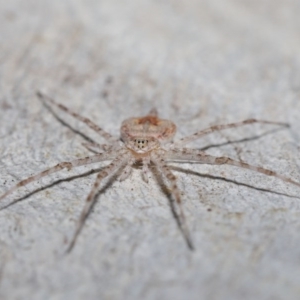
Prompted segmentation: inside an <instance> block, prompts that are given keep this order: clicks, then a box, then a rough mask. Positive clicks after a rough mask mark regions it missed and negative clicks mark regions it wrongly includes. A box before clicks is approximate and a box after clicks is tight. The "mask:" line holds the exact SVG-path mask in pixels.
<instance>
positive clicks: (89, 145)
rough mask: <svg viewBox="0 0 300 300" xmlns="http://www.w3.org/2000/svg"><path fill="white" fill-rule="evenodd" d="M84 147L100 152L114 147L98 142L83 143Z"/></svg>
mask: <svg viewBox="0 0 300 300" xmlns="http://www.w3.org/2000/svg"><path fill="white" fill-rule="evenodd" d="M81 145H82V146H83V147H85V148H86V149H88V150H89V151H92V152H95V153H99V150H100V151H108V150H110V149H111V148H112V145H107V144H98V143H96V142H93V143H81Z"/></svg>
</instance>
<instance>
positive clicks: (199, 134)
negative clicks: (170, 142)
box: [174, 119, 289, 147]
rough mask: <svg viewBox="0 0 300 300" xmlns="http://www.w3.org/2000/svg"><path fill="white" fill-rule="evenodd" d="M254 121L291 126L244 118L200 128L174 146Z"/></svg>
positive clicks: (277, 123)
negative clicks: (239, 120) (238, 120)
mask: <svg viewBox="0 0 300 300" xmlns="http://www.w3.org/2000/svg"><path fill="white" fill-rule="evenodd" d="M254 123H259V124H269V125H278V126H283V127H289V124H287V123H281V122H271V121H265V120H257V119H248V120H244V121H241V122H236V123H230V124H223V125H214V126H211V127H208V128H206V129H203V130H200V131H198V132H196V133H194V134H192V135H189V136H187V137H184V138H181V139H180V140H179V141H177V142H175V143H174V147H181V146H183V145H186V144H188V143H190V142H193V141H195V140H197V139H199V138H200V137H202V136H204V135H207V134H209V133H212V132H215V131H220V130H225V129H229V128H237V127H241V126H244V125H248V124H254Z"/></svg>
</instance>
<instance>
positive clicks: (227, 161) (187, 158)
mask: <svg viewBox="0 0 300 300" xmlns="http://www.w3.org/2000/svg"><path fill="white" fill-rule="evenodd" d="M167 160H168V161H174V162H190V163H192V162H195V163H201V164H208V165H232V166H235V167H239V168H244V169H248V170H251V171H254V172H257V173H261V174H264V175H267V176H273V177H276V178H278V179H280V180H282V181H284V182H288V183H291V184H293V185H296V186H298V187H300V183H299V182H297V181H294V180H293V179H291V178H289V177H286V176H283V175H281V174H278V173H277V172H274V171H272V170H269V169H265V168H262V167H258V166H253V165H250V164H248V163H246V162H245V161H237V160H234V159H232V158H230V157H226V156H219V157H218V156H213V155H210V154H207V153H205V152H203V151H201V150H197V149H188V148H183V149H173V150H169V151H168V153H167Z"/></svg>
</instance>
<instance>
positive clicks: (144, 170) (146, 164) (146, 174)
mask: <svg viewBox="0 0 300 300" xmlns="http://www.w3.org/2000/svg"><path fill="white" fill-rule="evenodd" d="M142 162H143V167H142V178H143V180H144V181H145V182H146V183H148V181H149V173H150V171H149V165H150V158H149V156H146V157H144V158H143V161H142Z"/></svg>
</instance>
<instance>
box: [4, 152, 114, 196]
mask: <svg viewBox="0 0 300 300" xmlns="http://www.w3.org/2000/svg"><path fill="white" fill-rule="evenodd" d="M113 157H114V156H112V155H111V153H110V152H106V153H99V154H96V155H93V156H89V157H84V158H79V159H76V160H73V161H69V162H67V161H65V162H61V163H59V164H57V165H56V166H54V167H52V168H49V169H47V170H44V171H43V172H40V173H38V174H36V175H33V176H30V177H28V178H26V179H24V180H22V181H20V182H19V183H17V184H16V185H15V186H13V187H12V188H10V189H9V190H8V191H7V192H6V193H4V194H3V195H1V196H0V200H2V199H3V198H5V197H6V196H8V195H10V194H12V193H13V192H14V191H15V190H17V189H18V188H20V187H22V186H26V185H28V184H29V183H31V182H33V181H36V180H39V179H41V178H42V177H45V176H47V175H50V174H52V173H56V172H58V171H60V170H63V169H68V170H71V169H72V168H74V167H79V166H83V165H87V164H92V163H97V162H100V161H104V160H111V159H112V158H113Z"/></svg>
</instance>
